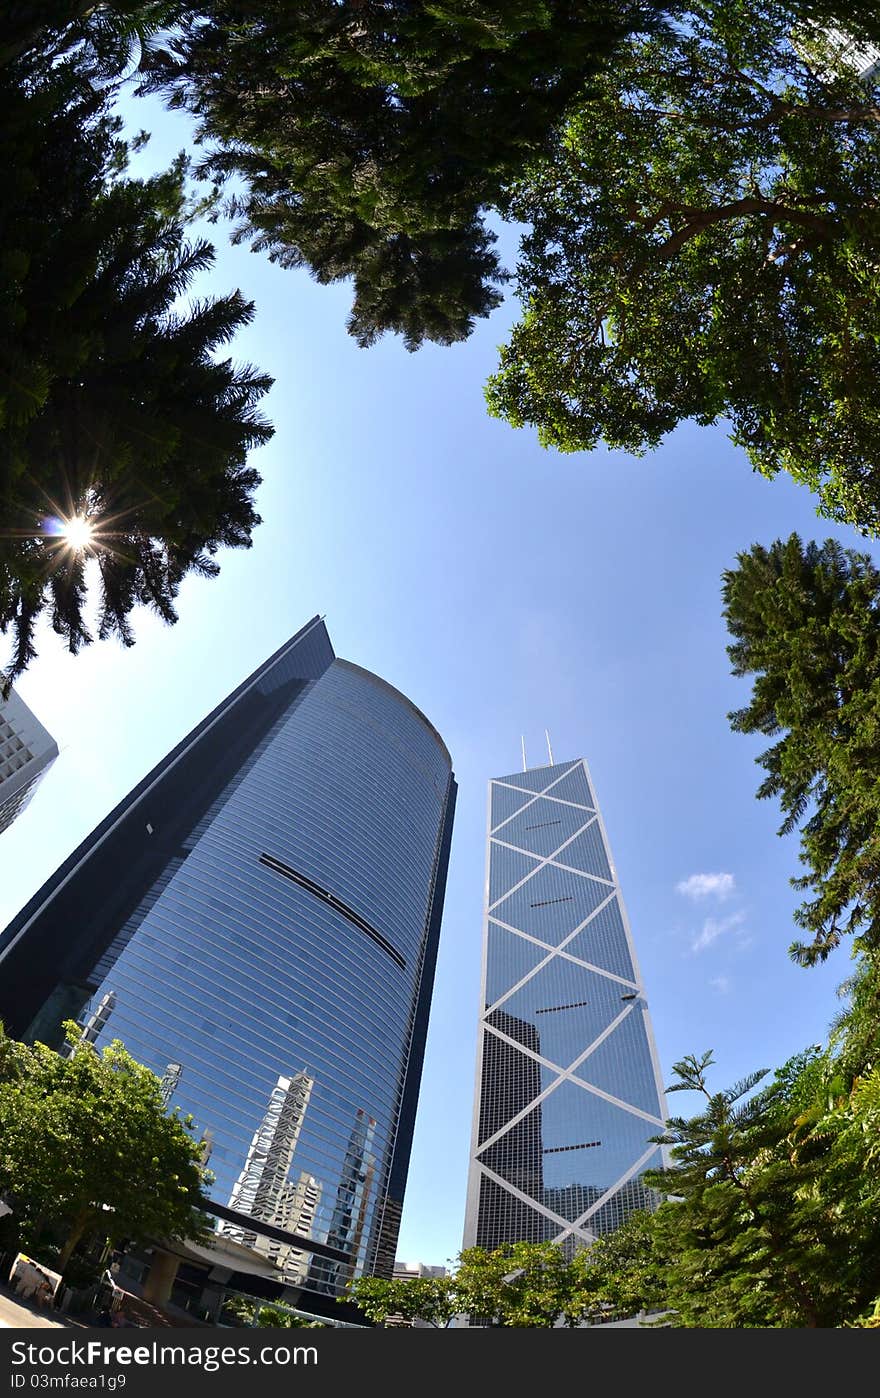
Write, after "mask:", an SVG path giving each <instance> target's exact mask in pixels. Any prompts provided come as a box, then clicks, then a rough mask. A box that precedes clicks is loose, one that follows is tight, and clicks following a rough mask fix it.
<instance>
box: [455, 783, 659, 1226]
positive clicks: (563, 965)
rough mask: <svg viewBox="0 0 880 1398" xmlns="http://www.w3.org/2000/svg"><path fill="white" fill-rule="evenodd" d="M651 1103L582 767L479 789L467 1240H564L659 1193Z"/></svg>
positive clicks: (609, 876)
mask: <svg viewBox="0 0 880 1398" xmlns="http://www.w3.org/2000/svg"><path fill="white" fill-rule="evenodd" d="M665 1114H666V1113H665V1102H664V1097H663V1088H662V1082H661V1078H660V1070H659V1065H658V1060H657V1053H656V1049H655V1046H654V1039H653V1034H652V1030H651V1025H650V1020H649V1017H648V1008H647V1004H646V1002H645V995H644V989H643V986H642V982H641V979H640V976H639V971H638V965H637V962H636V957H635V950H634V947H633V943H632V937H631V935H630V930H629V924H628V922H627V917H626V911H625V909H624V906H623V900H622V898H621V894H620V887H619V885H618V882H617V876H616V874H615V871H614V865H613V863H612V860H611V855H610V851H609V847H608V841H607V839H606V835H605V830H604V826H603V824H602V816H601V814H600V812H599V808H598V805H597V803H596V799H595V796H594V793H593V788H592V782H591V780H590V776H589V773H588V771H587V765H586V763H585V762H583V761H575V762H566V763H561V764H557V765H554V766H549V767H537V768H532V769H530V770H528V771H523V772H515V773H513V774H512V775H511V776H507V777H499V778H498V779H497V780H495V781H492V782H490V784H489V835H488V873H487V897H486V913H485V924H484V944H483V972H482V991H481V1015H480V1026H479V1043H478V1051H477V1085H476V1101H475V1110H474V1127H473V1144H472V1152H471V1167H470V1176H469V1182H468V1199H467V1217H466V1221H465V1233H464V1245H465V1247H473V1246H477V1247H485V1248H495V1247H498V1246H500V1245H501V1244H502V1243H506V1242H520V1241H526V1242H548V1241H554V1242H557V1243H560V1244H562V1245H563V1246H564V1247H565V1248H566V1250H574V1249H576V1248H578V1247H583V1246H586V1245H588V1244H589V1243H591V1242H593V1241H594V1240H595V1238H596V1237H597V1236H598V1235H599V1234H601V1233H606V1232H609V1231H611V1230H613V1229H614V1228H617V1227H618V1226H619V1225H620V1224H621V1223H622V1222H623V1220H624V1219H625V1218H626V1217H627V1215H628V1214H630V1213H631V1212H633V1210H635V1209H653V1208H655V1207H656V1205H657V1203H658V1201H659V1200H658V1196H657V1195H656V1194H655V1193H654V1191H652V1190H649V1189H647V1188H646V1186H645V1185H644V1184H643V1183H642V1175H643V1174H644V1172H645V1171H646V1170H648V1169H656V1168H658V1167H660V1166H661V1165H662V1163H663V1162H662V1159H661V1148H660V1147H659V1146H657V1145H655V1144H652V1143H651V1140H650V1138H651V1137H652V1136H656V1135H658V1134H659V1133H660V1132H662V1130H663V1126H664V1121H665Z"/></svg>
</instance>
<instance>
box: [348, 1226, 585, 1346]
mask: <svg viewBox="0 0 880 1398" xmlns="http://www.w3.org/2000/svg"><path fill="white" fill-rule="evenodd" d="M457 1262H458V1266H457V1269H456V1271H455V1272H454V1273H453V1274H452V1275H451V1276H444V1277H419V1278H413V1280H412V1281H405V1280H397V1281H386V1280H385V1279H383V1278H381V1277H360V1278H358V1279H356V1280H355V1281H354V1282H352V1283H351V1284H350V1286H349V1292H350V1297H351V1299H353V1300H354V1302H355V1304H356V1305H358V1306H359V1307H360V1308H361V1310H362V1311H363V1312H364V1314H365V1315H366V1316H367V1318H368V1319H369V1320H372V1321H373V1322H374V1323H376V1324H383V1323H384V1322H385V1321H387V1320H388V1319H389V1318H390V1317H392V1316H401V1317H402V1318H403V1319H404V1320H408V1321H410V1322H412V1321H414V1320H423V1321H425V1322H426V1323H427V1324H429V1325H434V1326H446V1325H448V1324H449V1322H450V1321H451V1320H452V1318H453V1317H454V1316H456V1315H469V1316H472V1317H474V1318H478V1319H479V1323H481V1324H486V1325H492V1326H504V1327H508V1328H509V1327H519V1328H523V1327H529V1328H537V1327H540V1328H548V1327H553V1326H556V1325H558V1324H560V1325H566V1326H569V1327H572V1326H576V1325H578V1324H579V1323H580V1322H581V1321H583V1320H584V1319H585V1318H587V1317H595V1316H597V1315H599V1314H601V1309H600V1306H599V1305H598V1303H594V1300H593V1297H592V1292H591V1289H590V1286H589V1285H588V1281H589V1279H588V1278H585V1276H584V1273H583V1271H582V1269H581V1268H580V1266H579V1265H578V1264H577V1263H574V1262H572V1261H571V1260H570V1259H569V1258H567V1257H566V1254H565V1253H564V1252H563V1250H562V1248H560V1247H558V1246H557V1245H556V1244H555V1243H525V1242H520V1243H506V1244H504V1245H503V1246H502V1247H499V1248H495V1249H493V1250H491V1251H489V1250H487V1249H485V1248H465V1250H464V1251H463V1252H461V1253H460V1254H459V1256H458V1259H457ZM344 1299H348V1298H344Z"/></svg>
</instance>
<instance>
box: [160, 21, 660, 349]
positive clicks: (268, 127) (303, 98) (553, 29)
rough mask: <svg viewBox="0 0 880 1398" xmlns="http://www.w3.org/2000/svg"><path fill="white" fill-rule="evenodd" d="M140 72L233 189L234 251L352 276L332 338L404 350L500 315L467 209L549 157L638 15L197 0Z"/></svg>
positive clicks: (478, 219)
mask: <svg viewBox="0 0 880 1398" xmlns="http://www.w3.org/2000/svg"><path fill="white" fill-rule="evenodd" d="M186 8H187V9H188V11H189V13H184V14H182V15H181V16H180V17H179V21H178V24H177V25H176V27H175V28H174V29H173V30H172V32H171V33H170V34H169V35H168V36H167V41H166V43H165V44H164V46H163V45H155V46H154V47H153V48H152V49H151V50H150V52H149V54H148V56H147V59H146V62H145V68H146V78H145V84H144V85H145V86H146V87H147V88H148V89H152V90H154V91H161V92H163V93H164V94H166V96H167V97H168V99H169V100H170V102H171V103H172V105H176V106H182V107H185V108H187V110H189V111H190V112H192V113H193V114H194V115H195V116H196V117H197V118H198V121H199V125H200V133H201V138H202V139H203V140H204V141H205V142H206V143H207V144H208V147H209V151H210V153H209V154H208V155H207V158H206V160H205V162H204V166H203V170H204V172H205V173H210V174H211V175H213V176H215V177H217V178H219V179H220V180H221V181H222V180H225V179H227V178H229V177H233V178H234V179H235V181H236V182H237V183H241V182H243V185H244V192H243V193H241V194H240V195H239V196H238V197H237V198H236V199H235V200H234V203H233V207H234V210H235V212H236V214H237V215H238V217H239V220H240V221H239V228H238V237H239V238H242V239H250V240H251V241H252V242H253V245H254V247H256V248H258V249H266V250H268V252H269V254H270V256H271V257H272V258H273V259H274V260H276V261H278V262H280V263H282V264H283V265H285V266H294V267H299V266H305V267H308V268H309V269H310V270H311V272H312V273H313V275H314V276H315V277H316V278H317V280H318V281H320V282H325V283H326V282H334V281H338V280H340V279H342V278H349V277H351V278H353V281H354V305H353V309H352V313H351V317H350V320H349V329H350V331H351V333H352V334H353V335H354V336H355V338H356V339H357V340H358V342H359V343H360V344H362V345H368V344H372V343H373V341H374V340H375V339H376V338H377V336H379V335H381V334H382V333H383V332H384V331H386V330H393V331H396V332H397V333H399V334H401V335H402V336H403V338H404V342H405V344H406V346H407V348H409V349H415V348H416V347H417V346H418V345H420V344H421V343H422V342H423V341H424V340H426V339H428V340H433V341H436V342H438V343H440V344H450V343H452V342H453V341H456V340H461V339H464V338H465V337H466V336H467V335H468V334H469V333H470V332H471V330H472V328H473V324H474V320H475V318H476V317H479V316H485V315H488V313H489V312H490V311H491V310H492V309H493V308H494V307H495V306H497V305H498V304H499V301H500V292H499V290H498V286H499V283H500V281H501V279H502V274H501V271H500V268H499V264H498V259H497V257H496V254H495V253H494V251H493V250H492V244H493V242H494V241H495V239H494V235H493V234H492V233H490V232H489V231H488V230H487V229H486V227H485V226H484V223H483V219H482V210H483V209H484V208H485V206H487V205H493V204H495V203H497V201H498V198H499V196H500V192H501V189H502V187H503V185H504V183H505V182H506V181H507V180H508V179H509V178H510V177H511V176H513V175H515V174H516V173H518V172H519V170H520V169H521V168H522V166H523V164H524V163H525V162H526V161H527V160H528V159H530V158H533V157H535V156H537V155H539V154H540V153H542V152H543V151H545V150H547V149H549V147H550V144H551V141H552V136H553V132H554V128H555V126H556V124H557V123H558V122H559V120H560V118H561V117H562V115H563V113H564V112H565V110H566V109H567V107H568V106H569V105H570V104H571V102H572V100H573V98H574V97H575V96H576V95H577V94H578V93H579V91H580V90H581V88H582V86H583V83H584V81H585V79H586V78H587V77H588V75H590V74H591V73H593V72H594V71H596V69H597V68H598V66H599V65H600V63H601V62H603V61H607V60H608V59H609V58H610V57H611V55H613V53H614V52H615V50H616V48H617V46H618V43H619V41H620V39H621V38H622V36H624V35H625V34H627V33H628V32H630V31H631V30H633V29H635V28H642V27H643V26H644V24H645V23H646V22H650V21H651V20H652V19H653V18H654V17H655V15H656V9H655V7H654V6H653V5H652V4H651V3H650V0H589V3H584V0H554V3H552V4H548V3H546V0H494V3H485V0H443V3H439V2H438V0H417V3H413V0H385V3H382V4H381V5H375V4H372V3H366V0H345V3H338V0H307V3H305V2H304V3H299V4H296V5H291V4H289V3H288V0H262V3H260V4H259V5H256V6H255V5H253V4H252V3H245V0H213V3H212V4H211V5H210V6H201V7H199V6H193V7H186Z"/></svg>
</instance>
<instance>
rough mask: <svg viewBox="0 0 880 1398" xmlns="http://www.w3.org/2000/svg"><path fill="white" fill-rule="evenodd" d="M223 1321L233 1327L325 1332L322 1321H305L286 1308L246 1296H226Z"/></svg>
mask: <svg viewBox="0 0 880 1398" xmlns="http://www.w3.org/2000/svg"><path fill="white" fill-rule="evenodd" d="M223 1319H224V1320H225V1321H227V1322H229V1321H231V1322H233V1323H234V1324H235V1325H242V1326H254V1327H256V1328H258V1329H265V1328H270V1329H273V1330H297V1329H302V1330H325V1329H326V1328H327V1326H326V1325H325V1323H324V1321H322V1320H306V1318H305V1316H301V1315H297V1314H296V1313H295V1312H294V1311H291V1310H289V1309H288V1307H287V1306H272V1305H268V1304H263V1303H261V1302H260V1301H253V1300H250V1299H249V1298H248V1297H246V1296H228V1297H227V1298H226V1300H225V1301H224V1303H223Z"/></svg>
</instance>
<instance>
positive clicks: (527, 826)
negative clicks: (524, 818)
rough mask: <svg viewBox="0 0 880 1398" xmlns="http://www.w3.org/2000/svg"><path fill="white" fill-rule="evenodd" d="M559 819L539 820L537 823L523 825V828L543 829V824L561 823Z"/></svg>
mask: <svg viewBox="0 0 880 1398" xmlns="http://www.w3.org/2000/svg"><path fill="white" fill-rule="evenodd" d="M561 824H562V821H561V820H539V821H538V824H537V825H524V826H523V829H524V830H543V828H544V826H545V825H561Z"/></svg>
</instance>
